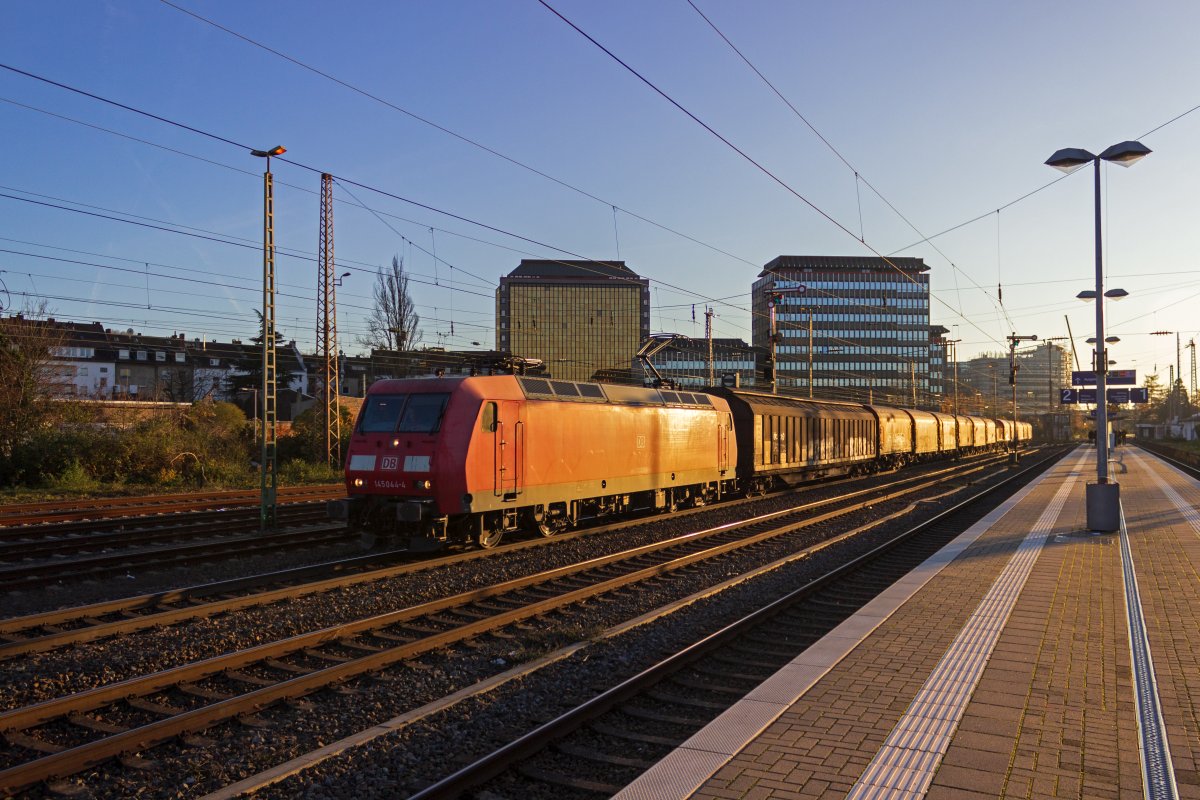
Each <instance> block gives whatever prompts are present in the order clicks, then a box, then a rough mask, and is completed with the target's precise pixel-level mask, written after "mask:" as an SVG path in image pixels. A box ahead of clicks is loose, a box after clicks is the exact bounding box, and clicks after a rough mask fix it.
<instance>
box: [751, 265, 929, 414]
mask: <svg viewBox="0 0 1200 800" xmlns="http://www.w3.org/2000/svg"><path fill="white" fill-rule="evenodd" d="M928 273H929V267H927V266H925V262H924V261H923V260H922V259H919V258H889V259H886V260H885V259H882V258H874V257H857V256H779V257H778V258H775V259H773V260H771V261H770V262H769V263H768V264H767V265H766V266H765V267H763V271H762V272H761V273H759V276H758V280H756V281H755V282H754V285H753V288H752V293H751V294H752V298H751V301H752V310H753V312H754V320H753V341H754V344H755V346H758V347H763V348H767V349H770V348H771V347H772V334H774V354H775V364H774V373H775V380H776V386H777V388H778V390H779V391H780V392H781V393H787V394H799V395H807V394H809V393H810V391H811V394H812V396H814V397H819V398H826V399H841V400H855V401H866V402H875V403H889V404H892V403H894V404H897V405H906V406H907V405H917V406H929V405H931V404H932V403H933V402H934V398H933V396H932V394H931V391H930V385H929V350H930V348H929V334H930V330H929V274H928ZM772 303H774V306H775V309H774V310H775V330H774V331H772V330H771V305H772ZM810 376H811V383H810ZM810 387H811V388H810Z"/></svg>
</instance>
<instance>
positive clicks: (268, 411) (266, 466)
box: [250, 145, 287, 531]
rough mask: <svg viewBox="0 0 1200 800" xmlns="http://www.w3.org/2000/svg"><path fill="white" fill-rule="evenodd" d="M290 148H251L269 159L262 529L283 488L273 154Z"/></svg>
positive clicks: (265, 192)
mask: <svg viewBox="0 0 1200 800" xmlns="http://www.w3.org/2000/svg"><path fill="white" fill-rule="evenodd" d="M285 152H287V151H286V150H285V149H284V148H283V147H281V146H279V145H276V146H275V147H273V148H271V149H270V150H251V151H250V153H251V155H256V156H259V157H261V158H265V159H266V160H267V169H266V171H265V172H264V173H263V310H262V337H263V342H262V384H261V392H260V395H261V397H262V422H263V426H262V452H261V456H260V467H259V469H260V470H261V480H260V482H259V487H260V492H259V515H258V527H259V530H264V531H265V530H267V529H269V528H274V527H275V523H276V521H277V518H276V503H275V496H276V492H277V490H278V488H279V476H278V475H277V473H276V440H275V422H276V411H275V408H276V406H275V397H276V396H275V389H276V387H275V189H274V185H273V183H272V179H271V156H278V155H282V154H283V153H285Z"/></svg>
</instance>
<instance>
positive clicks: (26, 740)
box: [4, 731, 67, 755]
mask: <svg viewBox="0 0 1200 800" xmlns="http://www.w3.org/2000/svg"><path fill="white" fill-rule="evenodd" d="M4 741H6V742H8V743H9V744H11V745H13V746H14V747H23V748H25V749H26V750H32V751H33V752H35V753H46V754H47V755H53V754H55V753H61V752H62V751H64V750H66V749H67V748H66V747H64V746H63V745H61V744H55V743H54V742H47V741H46V740H45V739H38V738H37V737H35V736H30V735H29V734H27V733H24V732H22V731H5V732H4Z"/></svg>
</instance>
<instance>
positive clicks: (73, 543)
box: [0, 500, 325, 563]
mask: <svg viewBox="0 0 1200 800" xmlns="http://www.w3.org/2000/svg"><path fill="white" fill-rule="evenodd" d="M279 512H280V518H281V519H283V518H289V519H293V520H304V521H308V520H310V519H311V518H312V517H314V516H317V515H320V516H321V518H323V519H324V518H325V506H324V505H323V504H320V503H317V502H313V501H307V500H306V501H302V502H299V503H288V504H287V505H281V506H280V507H279ZM251 520H252V521H253V523H254V525H257V524H258V516H257V514H252V512H251V510H247V509H236V510H231V511H198V512H195V514H185V515H182V516H181V517H179V518H172V517H140V518H139V521H140V524H139V525H137V526H136V527H135V526H133V525H132V524H130V523H128V522H126V523H123V524H122V525H121V526H120V529H118V530H99V531H96V532H93V533H84V534H83V535H69V534H67V533H62V532H55V533H56V534H57V535H43V536H39V537H38V538H37V539H26V538H20V539H3V540H0V563H3V562H9V563H11V562H13V561H15V560H21V561H27V560H29V559H30V558H32V557H34V556H46V555H52V556H61V555H65V554H67V553H78V552H82V551H87V550H92V551H95V550H105V549H112V548H113V547H129V546H140V545H145V544H152V543H158V542H170V541H178V540H185V539H195V538H197V537H199V536H205V535H206V536H210V537H211V536H212V534H213V533H214V532H215V531H217V530H226V531H237V530H239V529H242V530H245V529H246V528H247V523H248V522H249V521H251ZM51 524H52V525H53V523H51ZM67 524H68V525H71V526H76V525H78V524H79V523H74V522H72V523H67ZM85 524H86V523H85ZM42 533H46V532H44V531H43V532H42Z"/></svg>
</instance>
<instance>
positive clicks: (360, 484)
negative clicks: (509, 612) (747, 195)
mask: <svg viewBox="0 0 1200 800" xmlns="http://www.w3.org/2000/svg"><path fill="white" fill-rule="evenodd" d="M1013 431H1014V428H1013V426H1012V423H1011V422H1007V421H1003V420H999V421H998V420H993V419H986V418H982V417H972V416H958V417H955V416H952V415H949V414H938V413H934V412H930V411H916V410H911V409H900V408H891V407H887V406H874V405H861V404H857V403H838V402H829V401H820V400H808V399H801V398H795V397H785V396H781V395H774V394H765V393H761V392H754V391H744V390H737V389H712V390H709V391H707V392H687V391H677V390H670V389H648V388H638V387H629V386H613V385H607V384H605V385H601V384H596V383H576V382H573V381H563V380H553V379H548V378H535V377H526V376H512V375H498V376H487V377H469V378H418V379H406V380H384V381H379V382H377V383H375V384H374V385H372V386H371V389H370V391H369V392H368V394H367V399H366V402H365V403H364V405H363V409H362V411H361V413H360V414H359V418H358V422H357V424H356V426H355V430H354V433H353V436H352V438H351V442H350V448H349V452H348V458H347V461H346V489H347V492H348V494H349V498H348V499H346V500H336V501H333V502H331V503H330V505H329V513H330V516H331V517H332V518H333V519H339V520H346V521H347V522H348V523H349V524H350V526H351V527H353V528H363V529H367V530H370V531H372V532H374V533H376V534H382V535H385V536H389V537H402V536H407V537H409V538H410V546H412V547H414V548H415V547H422V546H438V545H444V544H449V543H469V542H477V543H478V544H480V545H481V546H483V547H492V546H494V545H496V544H497V543H498V542H499V541H500V539H501V537H502V536H503V535H504V534H505V533H506V532H508V531H515V530H522V529H524V530H529V531H536V532H538V533H541V534H542V535H545V536H551V535H553V534H554V533H557V532H558V531H560V530H563V529H565V528H568V527H571V526H573V525H574V524H575V523H576V522H578V521H579V520H580V519H583V518H594V517H602V516H606V515H609V514H618V513H625V512H629V511H669V510H673V509H675V508H678V507H680V506H682V505H702V504H705V503H708V502H712V501H716V500H719V499H721V498H722V497H724V496H726V495H729V494H735V493H746V492H761V491H766V490H768V489H771V488H775V487H779V486H783V485H795V484H796V483H798V482H800V481H805V480H812V479H815V478H823V477H830V476H835V475H855V474H863V473H869V472H875V471H877V470H880V469H892V468H896V467H900V466H903V465H905V464H908V463H911V462H915V461H922V460H926V459H930V458H954V457H958V456H961V455H965V454H970V453H976V452H983V451H987V450H995V449H1001V448H1004V447H1006V446H1008V445H1009V444H1010V443H1011V442H1012V441H1013V440H1014V439H1015V440H1016V441H1017V442H1018V443H1021V442H1028V441H1029V439H1030V438H1031V436H1032V428H1031V426H1030V425H1029V423H1026V422H1018V423H1017V424H1016V427H1015V431H1016V436H1015V437H1014V436H1013Z"/></svg>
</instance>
